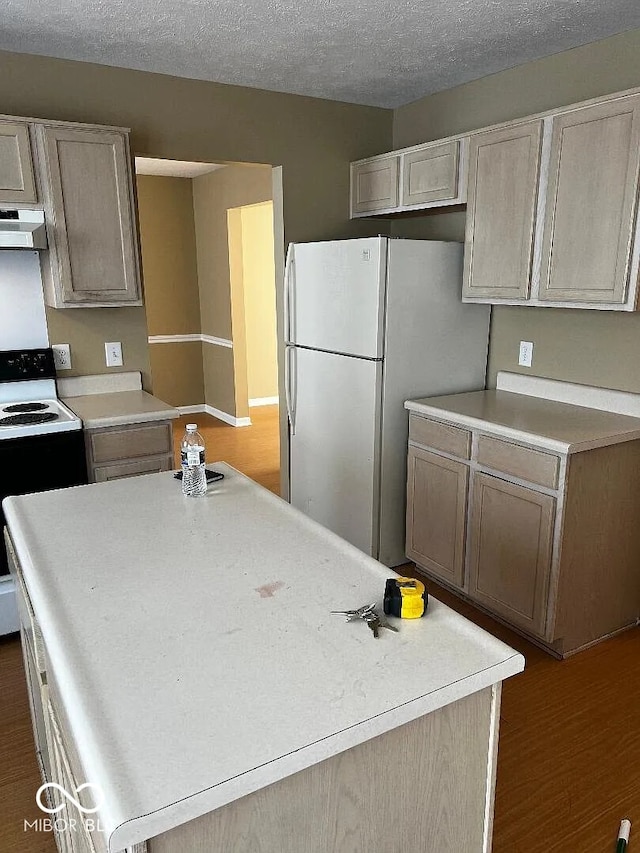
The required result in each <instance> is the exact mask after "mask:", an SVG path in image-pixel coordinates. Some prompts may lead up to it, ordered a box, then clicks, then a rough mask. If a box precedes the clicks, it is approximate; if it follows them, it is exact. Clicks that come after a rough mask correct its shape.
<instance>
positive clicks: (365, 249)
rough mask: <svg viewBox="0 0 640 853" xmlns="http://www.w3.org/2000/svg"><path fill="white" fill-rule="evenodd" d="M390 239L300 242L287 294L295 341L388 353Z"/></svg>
mask: <svg viewBox="0 0 640 853" xmlns="http://www.w3.org/2000/svg"><path fill="white" fill-rule="evenodd" d="M386 254H387V240H386V238H384V237H367V238H364V239H361V240H332V241H328V242H324V243H296V244H295V245H294V246H293V252H292V253H291V255H290V264H289V269H288V279H287V282H286V293H285V299H286V301H287V312H286V313H287V317H288V329H287V330H286V331H285V335H286V336H287V340H288V342H289V343H294V344H298V345H299V346H305V347H311V348H313V349H320V350H325V351H327V352H337V353H345V354H347V355H358V356H361V357H364V358H382V356H383V354H384V353H383V326H384V300H385V278H386V263H387V259H386Z"/></svg>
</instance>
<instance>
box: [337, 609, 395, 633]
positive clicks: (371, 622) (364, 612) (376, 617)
mask: <svg viewBox="0 0 640 853" xmlns="http://www.w3.org/2000/svg"><path fill="white" fill-rule="evenodd" d="M331 612H332V613H336V614H338V615H339V616H346V617H347V622H354V621H355V620H356V619H362V620H363V621H364V622H366V623H367V625H368V626H369V627H370V628H371V630H372V631H373V636H374V637H379V636H380V633H379V631H380V628H387V629H388V630H389V631H395V632H396V633H397V632H398V629H397V628H396V627H395V625H390V624H389V622H387V620H386V619H384V618H383V617H382V616H380V614H379V613H378V612H377V610H376V605H375V603H374V604H365V605H363V606H362V607H359V608H358V609H357V610H332V611H331Z"/></svg>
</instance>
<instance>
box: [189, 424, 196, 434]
mask: <svg viewBox="0 0 640 853" xmlns="http://www.w3.org/2000/svg"><path fill="white" fill-rule="evenodd" d="M197 429H198V424H187V432H195V431H196V430H197Z"/></svg>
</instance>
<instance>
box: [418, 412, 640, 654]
mask: <svg viewBox="0 0 640 853" xmlns="http://www.w3.org/2000/svg"><path fill="white" fill-rule="evenodd" d="M407 462H408V477H407V540H406V554H407V557H408V558H409V559H411V560H413V561H414V562H415V563H416V565H417V566H418V568H419V569H421V570H422V571H423V572H424V573H425V574H426V575H427V576H429V577H432V578H433V579H434V580H435V581H437V582H440V583H444V584H445V585H446V586H447V587H448V588H449V589H451V590H452V591H454V592H455V593H457V594H459V595H460V596H462V597H463V598H465V599H467V600H469V601H471V602H472V603H475V604H477V605H478V606H479V607H481V608H482V609H483V610H486V611H488V612H489V613H491V614H492V615H494V616H495V617H496V618H498V619H500V620H502V621H503V622H505V623H507V624H508V625H510V626H511V627H513V628H515V629H516V630H518V631H521V632H523V633H524V634H526V635H527V636H528V637H530V638H531V639H533V640H534V641H535V642H537V643H539V644H540V645H542V646H544V647H545V648H547V649H548V650H550V651H552V652H553V653H555V654H557V655H559V656H561V657H563V656H565V655H567V654H570V653H571V652H574V651H577V650H578V649H581V648H584V647H586V646H588V645H590V644H591V643H593V642H596V641H597V640H599V639H602V638H604V637H607V636H609V635H611V634H613V633H615V632H617V631H619V630H621V629H622V628H625V627H629V626H631V625H634V624H636V622H637V620H638V616H639V615H640V583H639V582H638V566H640V527H639V526H638V523H637V519H638V518H639V517H640V477H638V474H637V472H638V471H639V470H640V440H632V441H625V442H622V443H614V444H611V445H608V446H605V447H597V448H593V449H589V450H585V451H581V452H578V453H566V454H562V453H560V452H557V453H554V452H552V451H550V450H549V449H547V448H546V447H545V446H544V444H543V443H542V442H541V445H540V446H534V445H533V442H532V443H531V444H529V445H525V444H523V443H518V442H516V441H510V440H507V439H505V438H504V437H502V436H501V435H499V434H492V433H491V432H490V431H489V428H488V426H484V425H483V426H482V427H473V428H466V427H465V423H462V422H458V423H457V422H455V421H453V420H452V421H451V422H445V421H438V420H437V419H432V418H429V417H425V416H421V415H416V414H414V413H412V414H411V415H410V422H409V448H408V458H407Z"/></svg>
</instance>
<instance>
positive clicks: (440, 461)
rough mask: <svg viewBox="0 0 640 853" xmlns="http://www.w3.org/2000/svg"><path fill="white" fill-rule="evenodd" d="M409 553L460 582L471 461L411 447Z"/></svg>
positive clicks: (436, 572)
mask: <svg viewBox="0 0 640 853" xmlns="http://www.w3.org/2000/svg"><path fill="white" fill-rule="evenodd" d="M407 476H408V493H409V500H408V502H407V556H408V557H410V558H411V559H412V560H415V562H416V563H419V564H420V565H421V566H424V567H425V568H428V569H429V570H430V571H431V572H432V574H434V575H436V576H437V577H439V578H442V579H443V580H445V581H447V582H448V583H452V584H455V585H456V586H462V583H463V580H464V539H465V529H466V513H467V509H466V505H467V484H468V481H469V466H468V465H465V463H464V462H457V461H455V460H453V459H448V458H446V457H444V456H438V454H436V453H429V452H428V451H426V450H422V449H420V448H417V447H409V457H408V469H407Z"/></svg>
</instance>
